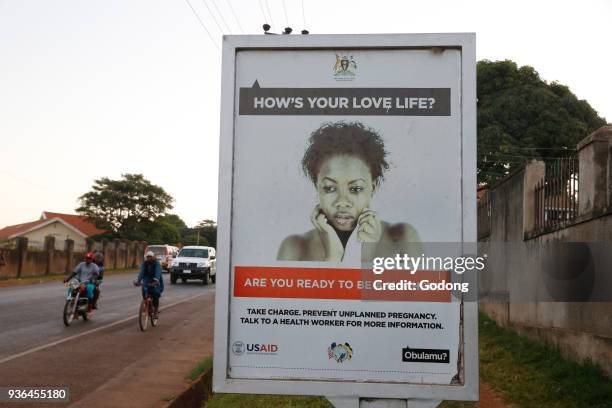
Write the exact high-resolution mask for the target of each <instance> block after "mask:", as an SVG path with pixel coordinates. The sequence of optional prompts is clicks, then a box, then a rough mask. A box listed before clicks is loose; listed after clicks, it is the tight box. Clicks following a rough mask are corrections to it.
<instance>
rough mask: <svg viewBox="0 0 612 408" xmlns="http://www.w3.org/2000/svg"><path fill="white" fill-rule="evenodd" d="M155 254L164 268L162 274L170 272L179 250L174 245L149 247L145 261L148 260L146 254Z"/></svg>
mask: <svg viewBox="0 0 612 408" xmlns="http://www.w3.org/2000/svg"><path fill="white" fill-rule="evenodd" d="M149 251H151V252H153V253H154V254H155V257H156V258H157V260H158V261H159V263H160V264H161V267H162V272H168V270H169V267H170V263H171V262H172V259H173V258H175V257H176V254H178V251H179V249H178V248H177V247H175V246H172V245H149V246H148V247H147V248H146V249H145V251H144V253H145V257H144V259H145V260H146V259H147V256H146V253H147V252H149Z"/></svg>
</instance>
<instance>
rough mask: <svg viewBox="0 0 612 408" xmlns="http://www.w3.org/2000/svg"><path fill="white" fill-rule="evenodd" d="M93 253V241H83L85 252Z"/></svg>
mask: <svg viewBox="0 0 612 408" xmlns="http://www.w3.org/2000/svg"><path fill="white" fill-rule="evenodd" d="M93 251H94V240H93V239H91V238H87V239H85V252H93Z"/></svg>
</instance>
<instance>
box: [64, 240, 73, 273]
mask: <svg viewBox="0 0 612 408" xmlns="http://www.w3.org/2000/svg"><path fill="white" fill-rule="evenodd" d="M64 253H65V254H66V268H65V270H64V271H65V272H66V273H70V272H72V271H73V269H74V266H75V265H74V262H73V258H74V241H73V240H71V239H67V240H65V241H64Z"/></svg>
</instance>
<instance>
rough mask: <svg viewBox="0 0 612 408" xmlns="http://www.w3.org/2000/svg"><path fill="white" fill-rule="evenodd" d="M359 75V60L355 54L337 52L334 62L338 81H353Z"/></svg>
mask: <svg viewBox="0 0 612 408" xmlns="http://www.w3.org/2000/svg"><path fill="white" fill-rule="evenodd" d="M356 75H357V62H356V61H355V57H354V56H353V55H349V54H346V53H340V54H339V53H336V63H335V64H334V78H335V79H336V81H352V80H354V79H355V76H356Z"/></svg>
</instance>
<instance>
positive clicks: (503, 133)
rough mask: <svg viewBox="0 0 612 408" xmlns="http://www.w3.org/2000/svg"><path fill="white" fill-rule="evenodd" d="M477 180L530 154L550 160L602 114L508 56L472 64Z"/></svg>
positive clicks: (571, 146)
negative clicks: (475, 86)
mask: <svg viewBox="0 0 612 408" xmlns="http://www.w3.org/2000/svg"><path fill="white" fill-rule="evenodd" d="M477 74H478V80H477V98H478V102H477V111H478V118H477V127H478V159H477V160H478V165H477V167H478V181H479V182H481V183H483V182H484V183H488V182H491V181H493V180H495V179H497V178H499V177H503V176H504V175H506V174H508V173H509V172H510V171H512V170H513V169H514V168H516V167H517V166H520V165H522V164H523V163H525V162H526V161H527V160H529V159H531V158H541V159H543V160H554V159H555V158H558V157H566V156H569V155H571V154H573V153H574V151H575V148H576V144H577V143H578V142H579V141H580V140H581V139H583V138H584V137H586V136H588V134H589V133H591V132H593V131H594V130H596V129H597V128H599V127H601V126H603V125H605V124H606V121H605V119H603V118H601V117H599V115H598V114H597V112H596V111H595V110H594V109H593V108H592V107H591V106H590V105H589V103H588V102H587V101H585V100H579V99H578V98H577V97H576V95H574V94H573V93H572V92H571V91H570V90H569V88H568V87H567V86H565V85H561V84H559V83H557V82H552V83H547V82H546V81H544V80H542V79H541V78H540V76H539V74H538V73H537V72H536V70H535V69H533V68H532V67H530V66H523V67H520V68H519V67H518V66H517V65H516V63H514V62H512V61H508V60H506V61H495V62H492V61H487V60H483V61H479V62H478V65H477Z"/></svg>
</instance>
